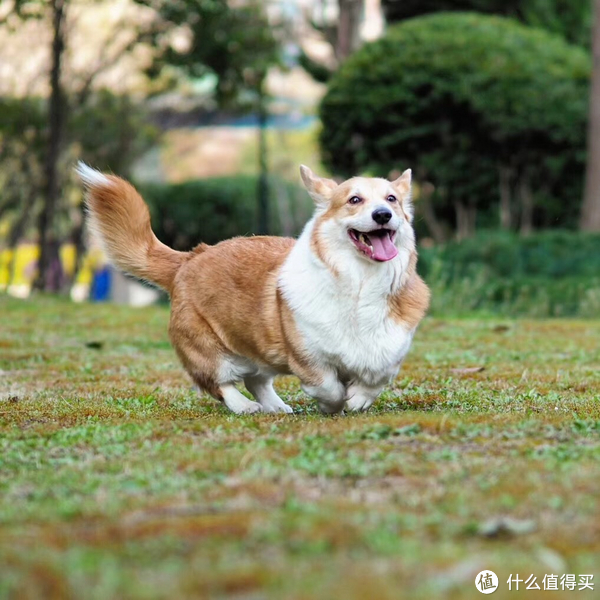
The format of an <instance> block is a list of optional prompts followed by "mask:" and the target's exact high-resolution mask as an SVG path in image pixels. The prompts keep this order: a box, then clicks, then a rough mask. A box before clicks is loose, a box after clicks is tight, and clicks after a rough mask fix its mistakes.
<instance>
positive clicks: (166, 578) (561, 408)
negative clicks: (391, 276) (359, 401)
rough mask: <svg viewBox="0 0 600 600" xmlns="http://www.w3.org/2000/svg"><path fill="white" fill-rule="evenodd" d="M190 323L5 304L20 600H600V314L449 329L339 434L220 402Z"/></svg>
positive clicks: (7, 520)
mask: <svg viewBox="0 0 600 600" xmlns="http://www.w3.org/2000/svg"><path fill="white" fill-rule="evenodd" d="M167 320H168V311H167V309H166V308H164V307H156V308H148V309H130V308H124V307H117V306H111V305H79V306H77V305H73V304H71V303H68V302H66V301H61V300H55V299H51V298H40V299H36V300H34V301H26V302H23V301H18V300H12V299H8V298H6V297H5V296H0V445H1V449H0V597H2V598H19V599H21V598H41V597H44V598H56V599H59V598H60V599H62V598H73V599H80V598H85V599H87V598H93V599H99V600H100V599H102V600H106V599H113V598H115V599H117V598H119V599H122V598H170V599H178V598H204V597H217V598H219V597H227V598H244V599H260V598H306V599H309V598H319V599H327V600H338V599H344V600H346V599H368V600H371V599H373V600H387V599H390V600H391V599H398V598H416V599H421V598H423V599H431V598H448V599H452V598H476V597H480V596H479V593H478V592H477V590H476V589H475V585H474V578H475V575H476V574H477V573H478V572H479V571H481V570H483V569H491V570H493V571H495V572H496V573H497V575H498V576H499V579H500V589H499V590H498V591H497V592H496V594H495V595H494V596H493V597H494V598H513V597H521V596H524V597H525V598H532V599H533V598H537V597H541V596H542V595H543V597H548V593H547V592H544V591H537V592H536V591H532V590H529V591H523V588H524V584H523V583H521V584H520V590H521V591H519V592H518V593H517V592H515V591H512V592H509V591H508V586H507V583H506V580H507V579H508V577H509V575H510V574H513V575H516V574H519V577H520V578H522V579H527V578H528V577H529V575H531V574H533V575H535V576H537V583H538V585H539V586H540V587H541V588H543V583H542V579H543V577H544V575H545V574H555V575H558V576H559V577H560V576H561V575H563V574H576V575H578V576H579V575H580V574H595V575H596V577H595V579H596V581H595V587H596V590H595V591H594V592H590V591H589V590H588V591H564V592H563V591H560V584H559V586H558V587H559V591H555V592H553V595H551V597H553V598H573V599H575V598H582V599H584V598H598V597H600V591H599V590H600V568H599V565H600V502H599V499H600V320H598V321H566V320H554V321H530V320H518V321H517V320H515V321H511V320H505V319H502V320H500V319H493V318H489V317H488V318H480V319H476V318H472V319H460V320H459V319H440V318H428V319H427V320H426V321H425V322H424V324H423V325H422V327H421V328H420V330H419V332H418V334H417V336H416V338H415V342H414V345H413V349H412V351H411V354H410V355H409V358H408V360H407V361H406V364H405V366H404V368H403V369H402V372H401V374H400V377H399V378H398V379H397V380H396V382H395V383H394V385H393V386H392V387H390V388H388V390H387V391H385V392H384V394H383V395H382V397H381V398H380V400H379V401H378V402H377V404H376V405H375V407H374V409H372V411H371V412H369V413H367V414H364V415H350V416H339V417H334V418H328V417H323V416H321V415H320V414H319V413H318V411H317V409H316V406H315V404H314V403H313V402H312V401H310V400H308V399H307V398H306V397H305V396H303V394H302V393H301V392H300V390H299V387H298V383H297V380H296V379H294V378H293V377H288V378H282V379H281V380H280V381H279V383H278V389H279V392H280V393H281V394H282V396H283V397H284V399H285V400H286V402H289V403H290V404H291V405H292V406H293V408H294V410H295V414H294V415H284V416H269V415H255V416H244V417H239V416H235V415H232V414H230V413H228V412H226V410H225V409H224V408H222V407H221V406H220V405H219V404H218V403H217V402H215V401H213V400H211V399H210V398H203V397H198V395H197V394H196V393H195V392H194V391H193V389H192V387H191V384H190V382H189V381H188V379H187V377H186V375H185V374H184V372H183V370H182V368H180V366H179V365H178V362H177V359H176V357H175V354H174V352H173V351H172V349H171V347H170V345H169V341H168V338H167ZM365 352H368V348H365ZM474 367H483V370H476V369H474ZM467 369H470V370H467Z"/></svg>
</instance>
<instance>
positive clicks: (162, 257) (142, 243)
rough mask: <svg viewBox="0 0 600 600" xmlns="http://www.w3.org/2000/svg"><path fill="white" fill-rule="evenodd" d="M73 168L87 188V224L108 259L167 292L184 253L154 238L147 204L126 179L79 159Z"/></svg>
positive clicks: (185, 254) (185, 253)
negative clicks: (75, 167) (97, 168)
mask: <svg viewBox="0 0 600 600" xmlns="http://www.w3.org/2000/svg"><path fill="white" fill-rule="evenodd" d="M76 171H77V174H78V175H79V177H81V180H82V181H83V183H84V185H85V187H86V190H87V194H86V206H87V209H88V224H89V225H90V227H91V229H92V231H93V232H94V233H95V234H96V235H97V236H98V237H99V239H100V240H101V242H102V245H103V247H104V250H105V252H106V254H107V255H108V257H109V259H110V260H111V262H112V263H114V264H115V265H116V266H117V267H119V269H121V270H123V271H125V272H126V273H130V274H131V275H135V276H136V277H139V278H140V279H144V280H146V281H150V282H152V283H155V284H156V285H158V286H160V287H161V288H164V289H165V290H167V291H169V292H170V291H171V288H172V286H173V280H174V279H175V275H176V274H177V271H178V270H179V267H180V266H181V265H182V264H183V263H184V262H185V261H186V260H187V257H188V253H187V252H177V251H175V250H172V249H171V248H169V247H168V246H165V245H164V244H163V243H162V242H160V241H159V240H158V238H157V237H156V236H155V235H154V233H153V232H152V229H151V227H150V213H149V211H148V207H147V206H146V203H145V202H144V200H143V199H142V197H141V196H140V195H139V194H138V192H137V191H136V190H135V188H134V187H133V186H132V185H131V184H130V183H128V182H127V181H125V180H124V179H121V178H120V177H116V176H114V175H104V174H103V173H100V171H96V170H95V169H92V168H91V167H88V166H87V165H86V164H84V163H83V162H79V163H78V165H77V169H76Z"/></svg>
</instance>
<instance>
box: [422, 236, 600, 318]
mask: <svg viewBox="0 0 600 600" xmlns="http://www.w3.org/2000/svg"><path fill="white" fill-rule="evenodd" d="M419 271H420V272H421V274H422V275H423V276H424V278H425V279H426V281H427V282H428V284H429V285H430V286H431V287H432V291H433V311H434V312H435V313H437V314H440V313H448V312H455V313H461V314H464V313H468V312H470V311H473V310H485V311H489V312H495V313H498V312H500V313H502V314H506V315H511V316H515V315H522V316H525V315H527V316H535V317H553V316H573V315H578V316H584V317H591V316H595V315H598V314H600V235H597V234H582V233H573V232H569V231H546V232H543V233H536V234H534V235H531V236H528V237H517V236H516V235H514V234H510V233H507V232H504V233H502V232H485V233H483V232H482V233H481V234H479V235H477V236H475V237H473V238H472V239H469V240H465V241H463V242H460V243H457V242H454V243H450V244H447V245H445V246H442V247H434V248H423V249H422V250H421V252H420V257H419Z"/></svg>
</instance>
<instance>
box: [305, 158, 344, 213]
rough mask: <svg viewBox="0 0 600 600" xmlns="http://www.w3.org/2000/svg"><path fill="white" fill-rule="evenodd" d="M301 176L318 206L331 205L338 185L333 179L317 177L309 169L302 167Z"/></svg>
mask: <svg viewBox="0 0 600 600" xmlns="http://www.w3.org/2000/svg"><path fill="white" fill-rule="evenodd" d="M300 175H301V177H302V181H303V182H304V187H305V188H306V189H307V191H308V193H309V194H310V196H311V198H312V199H313V200H314V201H315V203H316V204H317V205H318V206H326V205H327V204H328V203H329V199H330V198H331V194H332V192H333V190H335V188H336V187H337V183H336V182H335V181H334V180H333V179H325V178H324V177H317V175H315V174H314V173H313V172H312V171H311V170H310V169H309V168H308V167H305V166H304V165H301V166H300Z"/></svg>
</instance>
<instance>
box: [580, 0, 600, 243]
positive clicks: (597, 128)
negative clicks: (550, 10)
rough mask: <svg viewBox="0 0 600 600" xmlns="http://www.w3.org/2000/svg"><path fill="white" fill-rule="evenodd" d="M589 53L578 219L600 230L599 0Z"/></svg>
mask: <svg viewBox="0 0 600 600" xmlns="http://www.w3.org/2000/svg"><path fill="white" fill-rule="evenodd" d="M592 55H593V71H592V86H591V93H590V112H589V125H588V158H587V169H586V182H585V195H584V198H583V205H582V207H581V218H580V227H581V229H583V230H584V231H600V0H594V29H593V41H592Z"/></svg>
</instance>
